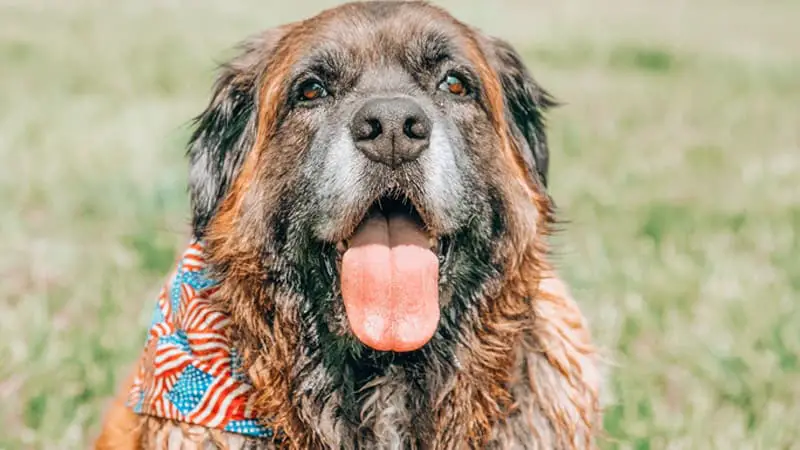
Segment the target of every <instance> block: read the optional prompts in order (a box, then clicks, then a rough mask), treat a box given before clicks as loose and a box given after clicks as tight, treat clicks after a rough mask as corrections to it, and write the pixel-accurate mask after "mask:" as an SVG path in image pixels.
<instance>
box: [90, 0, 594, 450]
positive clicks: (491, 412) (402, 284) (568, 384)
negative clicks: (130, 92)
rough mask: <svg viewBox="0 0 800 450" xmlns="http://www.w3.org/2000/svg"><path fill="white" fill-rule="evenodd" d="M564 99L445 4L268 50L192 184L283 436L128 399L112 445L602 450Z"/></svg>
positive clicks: (214, 103)
mask: <svg viewBox="0 0 800 450" xmlns="http://www.w3.org/2000/svg"><path fill="white" fill-rule="evenodd" d="M551 105H552V101H551V100H550V99H549V97H548V95H547V94H546V92H545V91H544V90H543V89H542V88H540V87H539V86H538V85H537V84H536V83H535V82H534V80H533V78H532V77H531V75H530V74H529V72H528V71H527V70H526V68H525V67H524V65H523V63H522V61H521V59H520V57H519V55H518V54H517V52H516V51H515V50H514V49H513V48H512V47H511V46H509V44H507V43H506V42H504V41H502V40H499V39H496V38H492V37H488V36H485V35H484V34H482V33H480V32H478V31H477V30H475V29H474V28H471V27H469V26H467V25H465V24H463V23H461V22H459V21H457V20H456V19H454V18H453V17H452V16H450V15H449V14H447V13H446V12H445V11H443V10H441V9H439V8H436V7H433V6H430V5H427V4H424V3H416V2H412V3H407V2H370V3H353V4H348V5H344V6H340V7H338V8H334V9H331V10H328V11H325V12H323V13H321V14H319V15H318V16H316V17H313V18H310V19H308V20H305V21H302V22H298V23H292V24H289V25H286V26H282V27H280V28H277V29H272V30H269V31H267V32H265V33H263V34H261V35H259V36H257V37H255V38H253V39H251V40H249V41H247V42H246V43H245V44H244V46H243V49H242V52H241V54H240V55H239V56H238V57H236V58H234V59H233V60H232V61H231V62H230V63H229V64H227V65H226V66H225V67H224V70H223V73H222V75H221V77H220V78H219V80H218V83H217V84H216V87H215V91H214V95H213V99H212V100H211V102H210V104H209V106H208V108H207V109H206V110H205V111H204V112H203V113H202V114H201V116H200V117H199V119H198V121H197V128H196V131H195V133H194V135H193V137H192V139H191V143H190V148H189V157H190V160H191V172H190V191H191V201H192V208H193V225H194V227H193V229H194V233H195V238H196V239H198V240H201V241H202V242H204V245H205V248H204V250H203V252H204V256H205V258H207V260H208V270H209V273H210V276H211V278H213V279H214V280H217V281H218V282H219V285H218V289H216V290H215V291H214V293H213V295H212V296H210V302H211V304H212V305H213V307H214V308H216V309H217V310H218V311H220V312H221V313H223V314H225V315H226V316H227V317H228V318H229V322H227V323H229V325H228V326H227V327H226V333H227V336H228V339H229V340H230V345H231V346H232V347H233V348H235V349H236V350H237V351H238V353H239V354H241V355H243V367H244V370H245V371H246V373H247V375H248V378H249V380H250V382H251V383H252V386H253V393H254V395H253V398H254V401H253V403H252V405H250V406H249V407H250V408H252V411H254V414H255V415H256V416H257V417H259V418H262V419H263V420H264V421H265V423H269V426H270V427H271V429H273V430H275V431H276V433H275V438H274V439H272V438H270V439H265V438H252V437H244V436H242V435H236V434H235V433H232V432H228V431H224V430H222V431H221V430H218V429H212V428H208V427H200V426H196V425H190V424H186V423H181V422H180V421H174V420H166V419H163V418H158V417H152V416H146V415H137V414H134V413H132V412H131V411H130V410H129V409H127V408H126V407H125V406H124V405H122V404H121V403H120V404H117V405H116V406H115V407H114V408H113V409H112V411H111V414H109V416H108V417H107V419H106V423H105V426H104V429H103V432H102V434H101V436H100V439H99V440H98V447H99V448H138V447H146V448H153V447H155V448H162V446H163V447H165V446H167V445H169V448H195V447H189V446H188V444H189V443H190V442H191V443H196V442H206V444H207V445H211V444H217V445H218V446H220V447H222V448H239V447H241V448H272V447H273V446H286V447H291V448H396V449H400V448H437V449H453V448H517V449H522V448H526V449H527V448H530V449H533V448H536V449H554V448H563V449H565V448H570V449H571V448H590V447H593V445H594V443H593V442H594V435H595V432H596V431H597V428H598V427H599V422H598V419H599V416H600V414H599V411H598V410H599V408H598V384H599V380H598V376H597V374H598V372H597V368H596V361H595V358H596V356H595V353H594V350H593V348H592V346H591V342H590V336H589V333H588V330H587V327H586V324H585V322H584V319H583V317H582V316H581V314H580V311H579V310H578V308H577V306H576V305H575V303H574V302H573V300H572V299H571V298H570V297H569V294H568V292H567V291H566V289H565V287H564V286H563V285H562V283H561V282H560V281H559V279H558V278H557V277H556V275H555V273H554V271H553V269H552V267H551V265H550V264H549V263H548V250H547V245H546V237H547V235H548V232H549V231H550V230H551V224H552V223H553V208H552V204H551V200H550V197H549V195H548V194H547V189H546V185H547V166H548V148H547V139H546V135H545V130H544V125H543V122H544V121H543V114H544V113H545V110H546V109H547V107H548V106H551ZM197 448H201V447H197ZM202 448H207V447H202Z"/></svg>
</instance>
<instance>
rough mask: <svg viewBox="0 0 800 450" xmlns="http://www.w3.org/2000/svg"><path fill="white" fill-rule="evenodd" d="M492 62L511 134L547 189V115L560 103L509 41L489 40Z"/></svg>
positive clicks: (528, 164)
mask: <svg viewBox="0 0 800 450" xmlns="http://www.w3.org/2000/svg"><path fill="white" fill-rule="evenodd" d="M488 40H489V47H490V54H491V57H490V61H491V63H492V65H493V66H494V69H495V70H496V71H497V74H498V75H499V77H500V83H501V87H502V89H503V97H504V102H505V108H506V111H505V113H506V116H507V118H508V122H509V125H510V128H511V133H512V135H513V136H514V138H515V139H516V140H517V141H518V143H519V147H520V150H521V151H522V155H521V156H522V159H523V160H524V161H525V164H526V166H527V168H528V172H529V174H530V176H531V177H533V178H534V179H536V178H537V177H538V179H539V181H540V182H541V184H542V185H543V186H544V187H545V188H546V187H547V170H548V165H549V159H550V150H549V149H548V146H547V134H546V133H545V121H544V113H545V112H546V111H547V109H548V108H551V107H553V106H556V105H557V102H556V101H555V100H554V99H553V98H552V97H551V96H550V94H548V93H547V91H545V90H544V89H543V88H542V87H541V86H539V85H538V84H537V83H536V81H535V80H534V79H533V76H531V74H530V72H529V71H528V69H527V67H526V66H525V63H524V62H523V61H522V57H521V56H520V55H519V53H518V52H517V51H516V50H515V49H514V48H513V47H512V46H511V44H509V43H508V42H506V41H504V40H502V39H498V38H494V37H489V38H488Z"/></svg>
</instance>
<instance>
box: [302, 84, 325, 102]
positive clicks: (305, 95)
mask: <svg viewBox="0 0 800 450" xmlns="http://www.w3.org/2000/svg"><path fill="white" fill-rule="evenodd" d="M327 96H328V91H327V90H326V89H325V86H323V85H322V83H320V82H319V81H316V80H310V81H306V82H305V83H303V84H302V85H301V86H300V98H299V100H301V101H307V102H309V101H313V100H318V99H320V98H323V97H327Z"/></svg>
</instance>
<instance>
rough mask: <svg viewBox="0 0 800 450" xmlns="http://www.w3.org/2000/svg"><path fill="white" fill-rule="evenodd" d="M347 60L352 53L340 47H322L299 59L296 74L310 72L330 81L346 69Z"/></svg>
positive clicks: (350, 57) (350, 59) (349, 59)
mask: <svg viewBox="0 0 800 450" xmlns="http://www.w3.org/2000/svg"><path fill="white" fill-rule="evenodd" d="M349 61H352V55H349V54H347V53H346V52H345V51H343V50H342V49H337V48H322V49H319V50H317V51H315V52H314V53H313V54H312V55H309V56H308V57H305V58H303V59H302V60H301V61H300V64H299V65H298V67H297V69H296V71H297V72H298V73H297V74H296V76H298V77H299V76H302V74H303V73H308V72H311V73H314V74H316V75H317V76H319V77H320V78H322V79H323V80H325V81H332V80H335V79H336V78H337V77H339V76H340V75H341V74H342V73H343V72H344V71H345V70H347V68H348V62H349Z"/></svg>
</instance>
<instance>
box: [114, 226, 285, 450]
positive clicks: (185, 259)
mask: <svg viewBox="0 0 800 450" xmlns="http://www.w3.org/2000/svg"><path fill="white" fill-rule="evenodd" d="M203 247H204V246H203V243H202V242H200V241H198V240H192V242H191V243H190V245H189V248H188V249H187V250H186V251H185V252H184V253H183V255H182V256H181V258H180V259H179V260H178V263H177V264H176V267H175V268H174V269H173V271H172V274H171V275H170V277H169V279H168V281H167V283H166V284H165V285H164V286H163V287H162V288H161V292H160V294H159V296H158V302H157V304H156V307H155V310H154V311H153V319H152V323H151V325H150V330H149V333H148V335H147V340H146V343H145V348H144V358H143V361H142V362H141V365H140V366H139V369H138V372H137V374H136V378H135V380H134V382H133V386H132V388H131V390H130V392H129V396H128V406H129V407H130V408H132V409H133V411H134V412H136V413H137V414H145V415H150V416H155V417H159V418H163V419H172V420H176V421H179V422H186V423H190V424H194V425H200V426H203V427H206V428H213V429H219V430H224V431H227V432H231V433H238V434H243V435H246V436H253V437H264V438H271V437H272V435H273V432H272V430H271V429H270V428H268V427H266V426H264V425H263V424H262V423H261V422H260V421H259V420H258V418H257V417H255V416H254V415H253V411H252V403H253V400H254V398H253V395H252V394H253V387H252V386H251V385H250V381H249V380H248V378H247V376H246V375H245V374H244V373H243V372H242V370H241V359H240V357H239V355H238V354H237V353H236V349H234V348H232V347H231V346H230V342H229V341H228V337H227V335H226V334H225V327H227V326H228V324H229V320H230V319H229V318H228V317H227V316H226V315H225V314H223V313H221V312H219V311H216V310H215V309H213V308H212V307H211V303H210V301H209V296H210V295H211V294H212V293H213V292H214V291H215V290H216V289H217V288H216V286H215V283H214V282H213V281H212V280H210V279H209V278H207V277H206V271H205V266H206V264H205V259H204V257H203Z"/></svg>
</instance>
